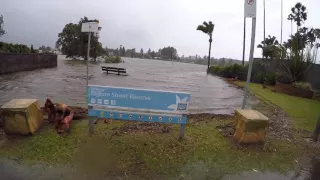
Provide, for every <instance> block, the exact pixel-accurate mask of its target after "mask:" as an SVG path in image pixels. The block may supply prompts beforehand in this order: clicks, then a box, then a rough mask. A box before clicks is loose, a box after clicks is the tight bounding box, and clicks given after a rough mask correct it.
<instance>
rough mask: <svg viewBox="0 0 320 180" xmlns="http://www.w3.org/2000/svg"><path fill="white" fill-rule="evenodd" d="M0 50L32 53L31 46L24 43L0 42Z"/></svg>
mask: <svg viewBox="0 0 320 180" xmlns="http://www.w3.org/2000/svg"><path fill="white" fill-rule="evenodd" d="M0 52H5V53H21V54H23V53H30V48H29V47H28V46H26V45H23V44H12V43H5V42H0Z"/></svg>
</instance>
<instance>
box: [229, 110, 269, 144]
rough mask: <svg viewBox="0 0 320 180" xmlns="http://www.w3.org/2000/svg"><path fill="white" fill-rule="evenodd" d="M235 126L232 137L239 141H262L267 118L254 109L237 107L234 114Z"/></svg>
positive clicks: (267, 124)
mask: <svg viewBox="0 0 320 180" xmlns="http://www.w3.org/2000/svg"><path fill="white" fill-rule="evenodd" d="M235 126H236V128H235V129H236V130H235V133H234V135H233V138H234V139H235V140H236V141H238V142H239V143H244V144H251V143H263V142H264V139H265V135H266V133H267V131H268V127H269V118H268V117H266V116H265V115H263V114H261V113H260V112H258V111H256V110H246V109H239V110H236V114H235Z"/></svg>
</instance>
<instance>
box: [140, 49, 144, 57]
mask: <svg viewBox="0 0 320 180" xmlns="http://www.w3.org/2000/svg"><path fill="white" fill-rule="evenodd" d="M140 56H141V57H142V58H143V49H142V48H141V50H140Z"/></svg>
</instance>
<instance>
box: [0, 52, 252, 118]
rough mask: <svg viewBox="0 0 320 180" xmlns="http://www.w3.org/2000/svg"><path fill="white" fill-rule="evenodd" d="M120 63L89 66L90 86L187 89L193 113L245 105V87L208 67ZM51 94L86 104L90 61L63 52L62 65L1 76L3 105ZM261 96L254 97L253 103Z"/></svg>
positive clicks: (227, 111)
mask: <svg viewBox="0 0 320 180" xmlns="http://www.w3.org/2000/svg"><path fill="white" fill-rule="evenodd" d="M123 60H124V61H125V62H124V63H120V64H104V63H101V64H90V65H89V77H90V78H89V84H95V85H104V86H118V87H136V88H144V89H156V90H170V91H184V92H189V93H191V103H190V112H191V113H216V114H231V113H233V112H234V110H235V109H236V108H239V107H240V106H241V102H242V97H243V91H242V90H240V89H237V88H236V87H234V86H231V85H230V84H228V83H227V82H225V81H224V80H222V79H220V78H218V77H215V76H211V75H207V74H206V66H204V65H196V64H187V63H178V62H170V61H159V60H150V59H132V58H123ZM101 65H107V66H114V67H123V68H126V69H127V72H128V74H129V76H117V75H112V74H109V75H106V74H105V73H102V72H101ZM46 97H50V98H52V99H53V100H54V101H56V102H64V103H66V104H68V105H73V106H82V107H84V106H85V103H86V64H85V62H84V61H72V60H66V58H65V57H64V56H59V58H58V66H57V67H56V68H50V69H39V70H33V71H26V72H18V73H13V74H7V75H2V76H1V77H0V104H4V103H6V102H8V101H10V100H11V99H12V98H36V99H38V100H39V101H40V102H41V104H43V103H44V100H45V98H46ZM254 103H256V100H250V101H249V106H250V104H254Z"/></svg>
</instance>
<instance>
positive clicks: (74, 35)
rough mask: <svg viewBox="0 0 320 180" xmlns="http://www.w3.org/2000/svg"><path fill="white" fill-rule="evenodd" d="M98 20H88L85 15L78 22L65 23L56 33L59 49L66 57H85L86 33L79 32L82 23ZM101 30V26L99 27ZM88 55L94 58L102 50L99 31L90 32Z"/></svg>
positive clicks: (86, 46)
mask: <svg viewBox="0 0 320 180" xmlns="http://www.w3.org/2000/svg"><path fill="white" fill-rule="evenodd" d="M86 22H99V21H98V20H96V19H94V20H89V19H88V18H87V17H84V18H81V19H80V21H79V22H78V24H73V23H69V24H66V25H65V27H64V28H63V30H62V32H61V33H59V35H58V41H57V43H58V44H59V46H61V51H62V53H63V54H65V55H67V57H73V58H75V57H83V58H84V59H87V48H88V33H83V32H81V26H82V23H86ZM99 30H101V27H99ZM90 47H91V48H90V57H93V58H94V59H96V57H97V56H99V55H101V53H102V52H103V48H102V44H101V43H100V42H99V33H92V36H91V41H90Z"/></svg>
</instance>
